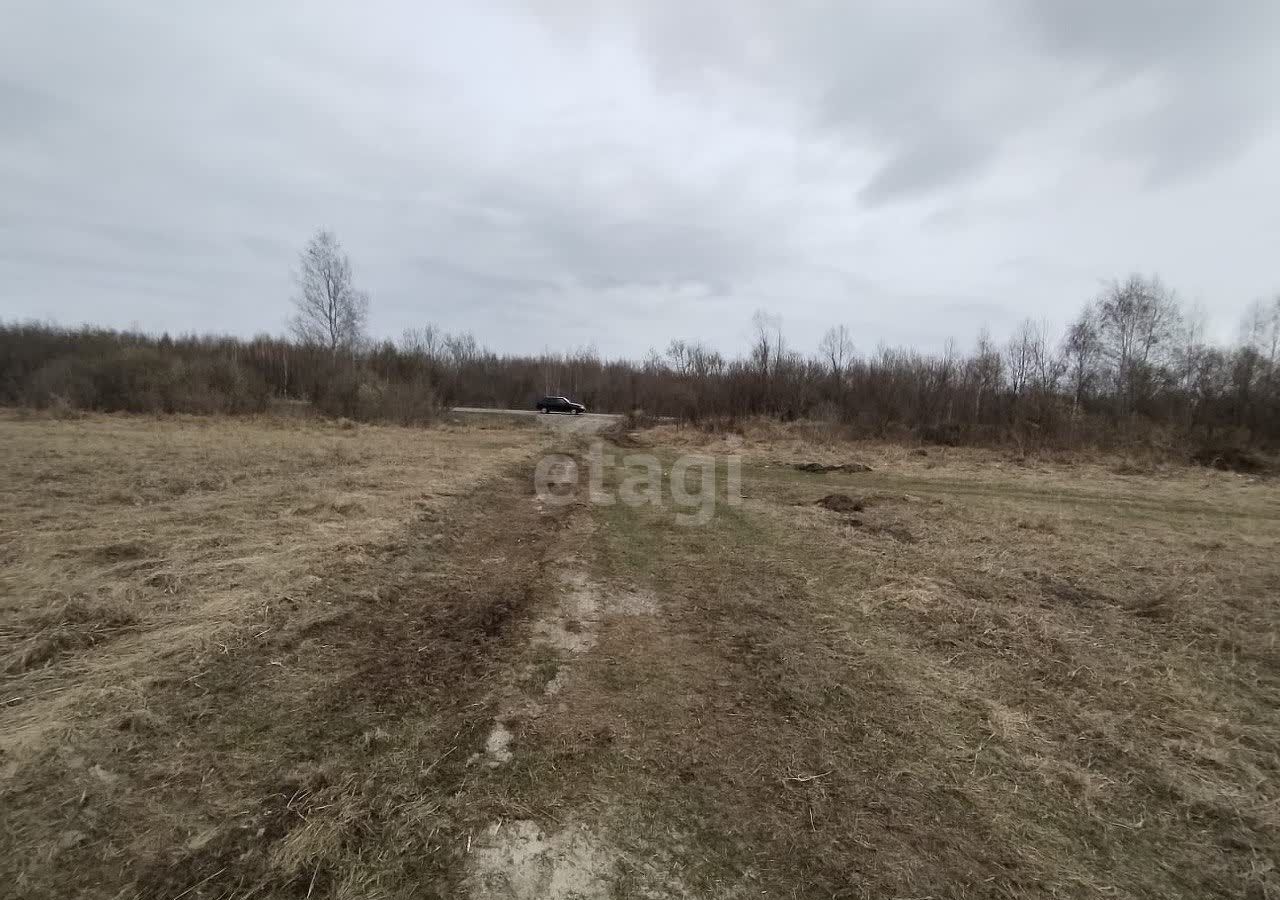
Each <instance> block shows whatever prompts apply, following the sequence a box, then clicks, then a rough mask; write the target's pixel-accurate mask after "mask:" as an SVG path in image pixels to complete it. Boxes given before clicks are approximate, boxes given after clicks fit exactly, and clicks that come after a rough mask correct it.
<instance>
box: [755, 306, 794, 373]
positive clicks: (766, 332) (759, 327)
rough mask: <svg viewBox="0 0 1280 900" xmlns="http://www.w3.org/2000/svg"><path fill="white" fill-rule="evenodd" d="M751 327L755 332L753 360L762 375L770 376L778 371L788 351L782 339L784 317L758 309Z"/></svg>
mask: <svg viewBox="0 0 1280 900" xmlns="http://www.w3.org/2000/svg"><path fill="white" fill-rule="evenodd" d="M751 328H752V331H754V332H755V337H754V339H753V340H752V342H751V362H752V363H753V364H754V366H755V368H756V369H757V371H759V373H760V374H761V375H762V376H765V377H768V376H769V375H770V374H771V373H774V372H776V371H777V368H778V365H779V363H780V362H781V361H782V357H783V355H784V354H785V352H786V347H785V346H784V345H783V340H782V319H780V318H779V317H778V316H775V315H770V314H769V313H767V312H765V311H764V310H763V309H757V310H756V311H755V315H753V316H752V317H751Z"/></svg>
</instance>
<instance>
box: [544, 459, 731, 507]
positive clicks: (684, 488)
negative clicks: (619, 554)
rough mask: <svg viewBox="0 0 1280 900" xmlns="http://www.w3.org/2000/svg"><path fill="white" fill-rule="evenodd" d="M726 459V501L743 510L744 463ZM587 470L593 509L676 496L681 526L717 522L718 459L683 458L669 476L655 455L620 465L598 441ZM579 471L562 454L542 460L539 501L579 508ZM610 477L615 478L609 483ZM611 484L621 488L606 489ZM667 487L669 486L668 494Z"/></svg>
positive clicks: (659, 503) (673, 499)
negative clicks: (607, 482)
mask: <svg viewBox="0 0 1280 900" xmlns="http://www.w3.org/2000/svg"><path fill="white" fill-rule="evenodd" d="M722 458H723V460H724V473H725V474H724V485H725V492H724V500H725V502H726V503H728V504H729V505H730V506H738V505H740V504H741V503H742V457H740V456H738V455H736V454H733V455H729V456H725V457H722ZM586 466H587V501H588V502H589V503H594V504H597V505H600V506H612V505H613V504H615V503H622V504H623V505H624V506H644V505H645V504H650V505H652V506H657V507H661V506H662V505H663V503H664V502H665V501H666V499H667V497H668V496H670V498H671V502H672V505H673V506H674V507H675V509H676V524H677V525H706V524H707V523H708V522H710V521H711V519H712V518H713V517H714V516H715V510H716V501H717V498H718V494H717V492H716V470H717V469H718V468H719V460H718V459H717V458H716V457H714V456H711V455H708V454H702V453H690V454H685V455H683V456H679V457H677V458H676V460H675V461H674V462H673V463H672V464H671V468H670V469H669V470H667V471H665V472H664V471H663V468H662V461H661V460H660V459H658V457H656V456H654V455H653V454H652V453H628V454H626V455H624V456H623V457H622V459H621V461H619V460H618V455H617V454H615V453H609V452H606V451H605V449H604V443H603V442H602V441H593V442H592V444H591V448H590V449H589V451H588V452H587V457H586ZM578 468H579V467H578V461H577V460H575V459H574V458H573V457H571V456H565V455H564V454H560V453H551V454H548V455H546V456H544V457H542V458H541V459H540V460H538V464H537V466H535V467H534V470H533V488H534V491H535V492H536V493H537V495H538V499H539V500H541V501H542V502H543V503H546V504H549V505H552V506H562V505H565V504H569V503H572V502H574V500H575V499H576V498H577V495H578V487H579V480H580V479H579V471H578ZM615 470H616V471H615ZM607 475H614V476H615V477H612V478H608V479H606V476H607ZM606 480H608V481H609V482H610V483H611V484H616V487H613V488H607V487H605V482H606ZM664 483H665V484H667V485H669V487H668V488H667V489H664Z"/></svg>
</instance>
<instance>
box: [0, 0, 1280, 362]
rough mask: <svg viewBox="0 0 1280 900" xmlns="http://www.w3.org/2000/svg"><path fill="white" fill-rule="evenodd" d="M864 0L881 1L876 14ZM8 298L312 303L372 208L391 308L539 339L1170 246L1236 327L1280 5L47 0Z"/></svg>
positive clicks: (922, 337)
mask: <svg viewBox="0 0 1280 900" xmlns="http://www.w3.org/2000/svg"><path fill="white" fill-rule="evenodd" d="M855 7H856V8H855ZM7 18H8V21H7V23H6V28H5V29H4V30H3V32H0V196H3V197H4V198H5V201H4V203H3V205H0V285H2V286H0V315H3V316H5V317H6V318H12V317H24V318H25V317H40V318H51V319H55V320H58V321H61V322H65V323H78V322H82V321H89V322H99V323H105V324H112V325H129V324H134V323H136V324H138V325H140V326H142V327H144V328H148V329H154V330H159V329H167V330H171V331H193V330H194V331H207V330H218V331H232V332H237V333H241V334H251V333H254V332H258V331H271V332H275V331H279V330H281V328H282V327H283V322H284V320H285V318H286V316H287V314H288V311H289V307H288V297H289V294H290V290H291V288H290V281H289V272H290V267H291V265H292V264H293V260H294V257H295V255H296V253H297V250H298V249H299V247H300V246H301V244H302V243H303V242H304V241H305V240H306V238H307V236H308V235H309V234H310V233H311V232H312V231H313V230H314V229H315V228H316V227H318V226H321V225H324V226H327V227H330V228H332V229H334V230H335V231H336V232H337V233H338V235H339V236H340V238H342V240H343V241H344V243H345V244H346V247H347V249H348V250H349V252H350V253H351V255H352V258H353V261H354V263H355V266H356V273H357V277H358V279H359V281H360V283H361V285H362V286H363V287H365V288H366V289H368V290H369V292H370V293H371V294H372V297H373V310H372V326H373V329H374V330H375V331H376V332H377V333H378V334H380V335H391V336H394V335H395V334H398V333H399V331H400V330H401V329H403V328H405V327H409V326H413V325H419V324H423V323H425V322H428V321H431V322H436V323H439V324H441V325H443V326H444V327H446V328H450V329H470V330H473V331H474V332H475V333H476V334H477V336H479V337H480V338H481V340H482V341H484V342H486V343H489V344H490V345H492V346H494V347H496V348H498V349H502V350H510V351H517V350H541V349H543V347H552V348H565V347H570V346H580V345H582V344H586V343H594V344H595V345H596V346H598V347H599V348H600V349H601V350H602V351H603V352H605V353H607V354H628V355H640V354H641V353H643V352H644V351H645V349H646V348H648V347H649V346H652V345H656V346H663V345H665V343H666V342H667V340H668V339H669V338H670V337H673V336H677V335H678V336H684V337H695V338H700V339H703V340H707V341H709V342H711V343H713V344H716V345H718V346H720V347H722V348H724V349H726V350H732V349H735V348H736V347H737V346H739V345H740V344H741V343H742V342H743V340H744V338H745V333H746V329H747V325H748V323H749V319H750V316H751V312H752V311H753V310H754V309H756V308H757V307H767V308H769V309H772V310H773V311H775V312H777V313H780V314H781V315H782V317H783V320H784V323H785V327H786V330H787V331H788V333H789V334H790V336H791V339H792V342H793V343H794V344H795V345H797V346H801V347H804V346H811V345H813V344H815V343H816V341H817V336H818V334H819V333H820V332H821V331H822V330H823V329H824V328H825V327H826V326H828V325H830V324H833V323H836V322H844V323H847V324H849V325H850V326H851V327H852V329H853V330H854V333H855V335H856V336H857V338H858V340H859V343H860V344H861V345H862V346H863V347H864V348H870V347H871V346H872V345H874V344H875V342H876V341H877V340H880V339H884V340H887V341H890V342H894V343H899V342H902V343H912V344H916V345H918V346H921V347H924V348H932V347H937V346H939V345H940V344H941V343H942V342H943V341H944V340H945V339H946V338H947V337H948V336H954V337H957V338H959V339H960V340H962V341H967V340H969V339H970V337H971V336H972V335H973V334H974V333H975V332H976V331H977V330H978V328H980V327H982V326H984V325H986V326H989V327H990V328H991V329H992V331H993V332H996V333H997V334H999V333H1001V332H1004V331H1007V330H1008V329H1009V328H1010V327H1011V325H1012V324H1013V323H1014V322H1016V321H1017V320H1019V319H1021V318H1022V317H1024V316H1028V315H1030V316H1033V317H1035V318H1047V319H1050V320H1052V321H1057V322H1063V321H1065V320H1066V319H1067V318H1068V317H1069V316H1070V315H1072V314H1073V312H1074V311H1075V309H1077V308H1078V307H1079V306H1080V305H1081V303H1083V302H1084V300H1086V299H1088V297H1089V296H1091V295H1092V294H1093V293H1094V292H1095V291H1096V289H1097V286H1098V282H1099V280H1100V279H1105V278H1109V277H1112V276H1116V275H1122V274H1124V273H1126V272H1128V271H1130V270H1135V269H1136V270H1141V271H1144V272H1159V273H1160V274H1161V275H1162V276H1163V277H1164V278H1165V279H1166V280H1167V281H1168V282H1169V283H1171V284H1173V285H1174V286H1176V287H1178V288H1179V289H1180V290H1181V291H1182V292H1183V294H1184V295H1186V296H1187V297H1188V298H1189V299H1194V300H1199V301H1200V302H1201V303H1203V305H1204V306H1205V307H1206V309H1207V311H1208V313H1209V315H1210V320H1211V324H1212V325H1213V326H1214V328H1215V330H1216V331H1217V332H1218V333H1219V334H1230V333H1231V331H1232V330H1233V328H1234V324H1235V320H1236V319H1237V318H1238V315H1239V312H1240V310H1241V309H1242V308H1243V307H1244V305H1245V304H1246V303H1247V302H1249V301H1250V300H1252V299H1253V298H1254V297H1256V296H1259V295H1263V294H1267V293H1271V292H1274V291H1275V290H1277V289H1280V271H1278V270H1277V268H1276V265H1275V247H1276V246H1277V245H1278V244H1280V242H1278V241H1277V238H1280V213H1278V212H1277V206H1276V203H1275V198H1276V196H1277V193H1278V189H1280V175H1277V172H1276V166H1275V164H1274V160H1275V159H1278V158H1280V99H1278V97H1280V95H1278V94H1277V92H1276V91H1275V87H1274V86H1275V85H1276V84H1280V53H1277V52H1276V51H1277V48H1280V6H1277V5H1276V4H1274V3H1270V2H1266V0H1258V2H1241V3H1236V4H1229V5H1227V6H1226V7H1213V6H1211V5H1208V4H1203V3H1191V2H1155V0H1147V2H1132V3H1124V4H1115V3H1103V2H1100V0H1090V2H1083V3H1070V4H1068V3H1058V2H1054V0H1040V2H1037V3H1030V4H1028V3H1017V2H1013V0H1007V2H1000V0H988V2H979V3H970V4H955V3H949V2H933V3H929V2H923V3H912V4H900V3H889V2H885V3H883V4H847V3H843V2H837V0H832V2H822V0H800V2H797V3H792V4H779V3H774V2H772V0H709V2H707V3H701V4H688V3H676V2H667V0H644V2H641V0H631V2H623V0H614V2H598V3H587V2H573V0H557V2H551V0H546V2H536V3H532V4H517V3H493V4H467V5H464V6H461V7H459V8H457V9H452V10H445V9H443V8H441V9H434V8H428V7H424V6H423V5H422V4H413V3H403V4H395V3H370V4H364V5H361V6H360V8H358V9H356V8H353V7H351V6H350V5H346V4H343V5H339V4H332V5H328V4H323V3H312V4H305V5H304V4H298V5H295V6H292V7H291V8H289V9H284V8H281V7H280V6H279V5H274V4H249V3H237V2H232V3H227V4H218V5H214V6H206V7H199V8H195V7H188V8H186V9H179V8H177V7H174V6H173V5H166V4H159V5H157V4H154V3H141V2H131V0H120V2H115V3H110V4H108V3H90V2H68V3H59V4H48V3H38V2H35V0H20V2H19V3H18V5H17V7H16V9H14V10H13V11H11V12H10V13H9V15H8V16H7Z"/></svg>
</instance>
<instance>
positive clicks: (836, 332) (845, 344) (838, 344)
mask: <svg viewBox="0 0 1280 900" xmlns="http://www.w3.org/2000/svg"><path fill="white" fill-rule="evenodd" d="M818 352H819V353H820V354H822V356H823V358H824V359H825V360H826V361H827V363H828V364H829V365H830V366H831V377H832V378H835V379H841V378H843V377H844V371H845V368H846V367H847V366H848V365H849V362H850V360H852V359H853V338H851V337H850V336H849V329H848V328H847V327H845V326H844V325H836V326H834V327H832V328H828V329H827V333H826V334H824V335H823V336H822V342H821V343H820V344H818Z"/></svg>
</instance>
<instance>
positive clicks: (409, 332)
mask: <svg viewBox="0 0 1280 900" xmlns="http://www.w3.org/2000/svg"><path fill="white" fill-rule="evenodd" d="M444 337H445V336H444V333H443V332H441V331H440V329H439V328H438V327H436V326H435V325H424V326H423V327H421V328H406V329H405V330H404V333H403V334H402V335H401V336H400V349H401V350H403V351H404V352H405V353H408V354H409V355H411V356H419V357H422V358H423V359H427V360H435V359H436V358H438V357H439V356H440V355H441V352H442V350H443V346H444Z"/></svg>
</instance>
